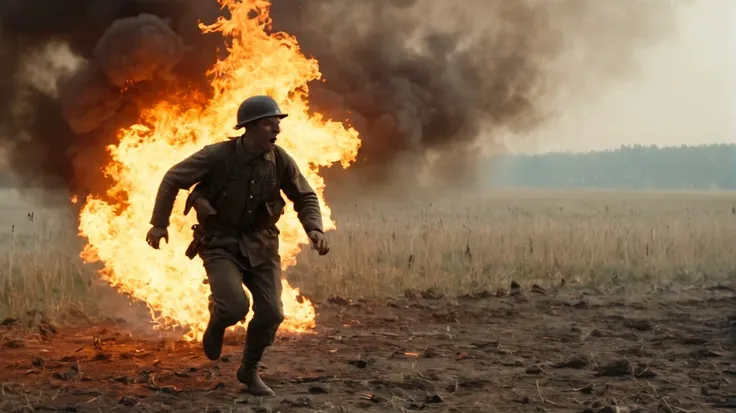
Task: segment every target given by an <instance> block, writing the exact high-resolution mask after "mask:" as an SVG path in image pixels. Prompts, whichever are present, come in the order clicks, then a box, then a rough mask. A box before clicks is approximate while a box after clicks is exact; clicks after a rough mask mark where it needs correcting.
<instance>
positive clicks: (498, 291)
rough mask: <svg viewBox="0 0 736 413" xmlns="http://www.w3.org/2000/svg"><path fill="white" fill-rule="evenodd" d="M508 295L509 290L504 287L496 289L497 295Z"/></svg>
mask: <svg viewBox="0 0 736 413" xmlns="http://www.w3.org/2000/svg"><path fill="white" fill-rule="evenodd" d="M507 295H509V292H508V291H506V290H504V289H503V288H499V289H498V290H496V297H499V298H500V297H506V296H507Z"/></svg>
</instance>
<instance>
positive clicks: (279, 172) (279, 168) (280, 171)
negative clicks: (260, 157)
mask: <svg viewBox="0 0 736 413" xmlns="http://www.w3.org/2000/svg"><path fill="white" fill-rule="evenodd" d="M282 151H283V149H281V148H276V149H274V155H275V156H276V177H277V178H278V182H279V184H281V181H282V180H283V179H284V172H286V166H285V165H284V154H283V153H282ZM279 186H280V185H279Z"/></svg>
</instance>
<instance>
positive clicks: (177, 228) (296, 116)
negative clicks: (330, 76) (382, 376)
mask: <svg viewBox="0 0 736 413" xmlns="http://www.w3.org/2000/svg"><path fill="white" fill-rule="evenodd" d="M219 2H220V5H221V6H222V7H223V8H227V9H229V11H230V14H231V17H230V18H229V19H224V18H221V19H219V20H218V21H216V22H214V23H213V24H210V25H205V24H200V29H201V30H202V31H203V32H205V33H207V32H221V33H223V34H224V35H226V36H228V37H229V38H230V39H231V42H230V46H229V55H228V57H227V58H225V59H224V60H221V61H218V62H217V63H216V64H215V65H214V67H212V69H211V70H210V72H209V74H210V75H212V78H213V80H212V82H211V85H212V88H213V90H214V92H215V93H214V96H213V97H212V98H211V99H210V100H209V101H207V102H203V101H202V99H201V98H199V97H197V96H193V95H187V96H178V97H176V99H172V100H171V101H169V102H162V103H159V104H158V105H157V106H155V107H153V108H151V109H150V110H148V111H146V112H145V113H143V114H142V119H141V122H140V123H139V124H137V125H135V126H133V127H131V128H128V129H125V130H121V131H120V132H119V139H120V141H119V143H118V144H117V145H113V146H110V147H109V148H108V150H109V151H110V153H111V155H112V159H113V160H112V162H111V163H110V164H109V165H107V167H106V168H105V173H106V174H107V175H109V176H110V177H112V178H113V180H114V182H115V184H114V185H113V187H112V188H110V189H109V191H108V195H109V196H110V198H111V199H119V200H124V201H120V202H106V201H103V200H101V199H98V198H92V197H89V198H88V199H87V200H86V202H85V204H84V206H83V208H82V210H81V212H80V228H79V229H80V235H82V236H84V237H86V238H87V240H88V244H87V245H86V246H85V248H84V251H83V252H82V254H81V255H82V257H83V258H84V259H85V260H86V261H88V262H93V261H101V262H102V263H104V269H103V270H101V276H102V277H103V278H104V279H105V280H107V281H108V282H109V283H110V284H111V285H113V286H114V287H116V288H117V289H118V290H119V291H121V292H124V293H127V294H130V295H131V296H132V297H135V298H136V299H139V300H143V301H144V302H146V303H147V305H148V307H149V309H150V312H151V316H152V318H153V321H154V323H155V324H156V326H157V328H174V327H180V328H184V329H185V330H186V331H187V332H186V333H184V338H185V339H187V340H200V339H201V336H202V332H203V331H204V328H205V326H206V324H207V320H208V318H209V313H208V310H207V296H208V295H209V293H210V292H209V287H208V286H207V285H205V284H203V283H202V280H203V279H204V278H205V273H204V269H203V267H202V263H201V260H200V259H199V258H195V259H194V260H191V261H190V260H189V259H188V258H186V256H185V255H184V250H185V248H186V246H187V244H188V243H189V242H190V240H191V235H192V234H191V226H192V225H193V224H194V223H195V222H196V218H195V214H194V213H190V214H189V216H186V217H185V216H183V214H182V213H181V212H182V211H183V206H184V205H183V204H184V200H185V198H186V193H185V191H182V192H180V194H179V197H178V198H177V201H176V204H175V207H174V213H173V214H172V217H171V225H170V227H169V242H170V244H168V245H167V244H166V243H162V247H161V250H154V249H152V248H150V247H149V246H148V245H147V244H146V242H145V234H146V232H147V231H148V228H149V227H150V225H149V219H150V215H151V210H152V207H153V203H154V200H155V196H156V192H157V189H158V185H159V183H160V181H161V178H162V177H163V175H164V173H165V172H166V170H167V169H168V168H169V167H170V166H172V165H174V164H175V163H176V162H178V161H179V160H181V159H183V158H185V157H186V156H189V155H190V154H192V153H193V152H195V151H197V150H198V149H200V148H201V147H202V146H203V145H206V144H210V143H214V142H217V141H221V140H224V139H226V138H227V137H228V136H232V135H233V129H232V127H233V125H234V121H235V114H236V111H237V108H238V105H239V104H240V102H241V101H242V100H243V99H245V98H246V97H249V96H252V95H256V94H269V95H271V96H272V97H274V98H275V99H276V100H277V101H278V102H279V104H280V105H281V106H282V109H283V110H284V111H286V112H287V113H289V117H288V118H286V119H284V120H283V122H282V131H283V132H282V136H281V137H280V139H279V144H280V145H281V146H283V147H284V148H285V149H286V150H287V151H288V152H289V153H290V154H292V156H293V157H294V158H295V159H296V161H297V163H298V164H299V167H300V169H301V170H302V172H303V173H304V174H305V176H306V177H307V179H308V180H309V182H310V183H311V184H312V185H313V187H314V188H315V190H316V191H317V193H318V196H319V198H320V205H321V207H322V214H323V219H324V225H325V230H332V229H335V224H334V222H333V221H332V220H331V219H330V209H329V207H328V206H327V205H326V204H325V202H324V197H323V191H324V187H325V184H324V180H323V179H322V177H320V175H319V174H318V173H317V171H318V168H319V167H325V166H329V165H332V164H334V163H335V162H338V161H339V162H340V163H341V164H342V166H343V168H347V167H349V165H350V162H352V161H353V160H355V157H356V156H357V151H358V148H359V146H360V139H359V136H358V133H357V132H356V131H355V130H354V129H352V128H346V127H345V126H343V125H342V124H340V123H337V122H332V121H328V120H325V119H324V118H323V117H322V116H320V115H309V114H308V93H309V89H308V87H307V83H308V82H310V81H312V80H317V79H320V78H321V73H320V72H319V67H318V62H317V61H316V60H313V59H308V58H306V57H305V56H304V55H303V54H302V53H301V51H300V48H299V45H298V42H297V40H296V39H295V38H294V37H292V36H290V35H288V34H285V33H272V34H268V33H267V30H269V29H270V24H271V18H270V15H269V7H270V3H269V1H267V0H242V1H241V0H219ZM287 202H288V201H287ZM278 225H279V229H280V230H281V247H280V251H279V252H280V254H281V257H282V259H283V264H282V265H283V268H284V269H286V268H288V267H290V266H292V265H294V264H295V263H296V255H297V254H298V253H299V251H300V250H301V248H302V246H303V245H305V244H308V239H307V237H306V234H305V233H304V230H303V229H302V227H301V224H300V223H299V220H298V218H297V216H296V213H295V212H294V210H293V205H291V203H289V205H288V206H287V211H286V214H285V215H284V216H283V217H282V218H281V220H280V221H279V224H278ZM283 286H284V294H283V302H284V312H285V316H286V320H285V322H284V324H282V330H281V331H284V330H286V331H292V332H304V331H309V330H310V329H311V328H313V327H314V326H315V321H314V319H315V312H314V307H313V306H312V304H311V303H310V302H309V300H307V299H304V298H302V297H300V295H299V290H298V289H295V288H292V287H291V286H290V285H289V284H288V282H287V281H286V280H283ZM251 317H252V311H251V312H249V316H248V320H246V322H248V321H249V320H250V318H251Z"/></svg>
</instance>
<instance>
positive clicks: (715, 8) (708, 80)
mask: <svg viewBox="0 0 736 413" xmlns="http://www.w3.org/2000/svg"><path fill="white" fill-rule="evenodd" d="M683 3H684V2H683ZM735 22H736V2H734V1H732V0H691V1H690V3H689V4H686V5H683V6H682V7H681V8H680V11H679V13H678V30H677V31H676V33H675V35H674V36H672V37H671V38H670V39H669V40H667V41H664V42H662V43H661V44H659V45H656V46H653V47H650V48H648V49H645V50H642V51H641V54H642V62H643V65H642V67H641V68H640V71H641V73H639V74H637V75H635V76H632V77H631V78H632V80H631V81H629V82H625V83H619V84H618V85H617V86H616V87H615V88H610V89H603V90H600V91H594V95H595V94H598V96H597V97H596V99H595V100H592V101H590V100H587V101H583V102H574V103H570V102H569V101H568V103H567V105H566V106H562V108H563V109H558V110H560V113H561V116H560V117H559V118H558V119H557V120H556V121H554V122H552V123H550V124H548V125H547V126H546V127H544V128H541V129H540V130H538V131H536V132H535V133H534V135H533V136H531V138H532V139H525V140H524V141H525V142H524V144H518V143H519V142H520V141H521V140H519V139H509V142H511V141H513V142H515V143H516V144H517V145H516V146H515V147H514V146H510V148H509V149H510V150H511V151H512V152H536V153H540V152H549V151H571V152H585V151H590V150H603V149H607V148H612V149H615V148H618V147H620V146H621V145H634V144H642V145H650V144H654V145H659V146H673V145H674V146H679V145H700V144H708V143H736V116H735V115H736V100H735V98H734V89H735V88H736V75H734V73H736V42H735V41H734V40H736V25H735V24H734V23H735ZM562 104H564V102H560V105H562Z"/></svg>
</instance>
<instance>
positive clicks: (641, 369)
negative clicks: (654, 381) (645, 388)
mask: <svg viewBox="0 0 736 413" xmlns="http://www.w3.org/2000/svg"><path fill="white" fill-rule="evenodd" d="M634 377H636V378H639V379H650V378H653V377H657V373H656V372H655V371H654V370H652V369H651V368H649V366H646V365H644V366H636V367H635V368H634Z"/></svg>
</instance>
